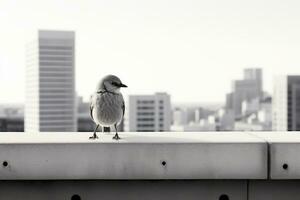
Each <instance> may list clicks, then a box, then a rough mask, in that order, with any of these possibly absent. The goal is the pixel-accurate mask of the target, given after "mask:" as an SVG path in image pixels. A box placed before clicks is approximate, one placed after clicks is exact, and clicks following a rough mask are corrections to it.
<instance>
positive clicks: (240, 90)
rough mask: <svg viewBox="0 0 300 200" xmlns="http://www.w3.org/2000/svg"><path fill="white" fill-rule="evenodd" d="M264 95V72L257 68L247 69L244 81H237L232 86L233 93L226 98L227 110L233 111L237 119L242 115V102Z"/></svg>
mask: <svg viewBox="0 0 300 200" xmlns="http://www.w3.org/2000/svg"><path fill="white" fill-rule="evenodd" d="M262 95H263V90H262V70H261V69H257V68H253V69H252V68H251V69H245V70H244V79H243V80H235V81H234V82H233V85H232V93H229V94H228V95H227V97H226V106H227V109H232V110H233V111H234V114H235V116H236V117H239V116H240V115H241V114H242V102H243V101H245V100H247V101H249V100H251V99H254V98H257V97H261V96H262Z"/></svg>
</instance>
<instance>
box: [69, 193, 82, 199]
mask: <svg viewBox="0 0 300 200" xmlns="http://www.w3.org/2000/svg"><path fill="white" fill-rule="evenodd" d="M71 200H81V197H80V196H79V195H78V194H74V195H73V196H72V197H71Z"/></svg>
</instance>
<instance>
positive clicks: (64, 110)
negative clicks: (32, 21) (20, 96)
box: [25, 30, 77, 132]
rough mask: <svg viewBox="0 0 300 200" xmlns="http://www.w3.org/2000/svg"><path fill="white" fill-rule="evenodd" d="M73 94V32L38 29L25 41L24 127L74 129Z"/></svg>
mask: <svg viewBox="0 0 300 200" xmlns="http://www.w3.org/2000/svg"><path fill="white" fill-rule="evenodd" d="M75 96H76V94H75V33H74V32H73V31H45V30H41V31H38V34H37V36H36V37H35V38H34V40H33V41H32V42H30V43H29V44H28V45H27V69H26V106H25V131H26V132H52V131H76V130H77V117H76V113H77V109H76V97H75Z"/></svg>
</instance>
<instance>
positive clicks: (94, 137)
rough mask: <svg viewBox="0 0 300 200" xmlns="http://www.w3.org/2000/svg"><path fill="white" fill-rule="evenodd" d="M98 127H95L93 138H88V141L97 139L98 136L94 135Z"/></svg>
mask: <svg viewBox="0 0 300 200" xmlns="http://www.w3.org/2000/svg"><path fill="white" fill-rule="evenodd" d="M98 127H99V124H97V126H96V128H95V130H94V134H93V136H91V137H89V139H91V140H94V139H98V136H97V134H96V132H97V129H98Z"/></svg>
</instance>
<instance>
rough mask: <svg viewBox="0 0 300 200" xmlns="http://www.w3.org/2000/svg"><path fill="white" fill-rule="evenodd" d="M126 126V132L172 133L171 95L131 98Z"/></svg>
mask: <svg viewBox="0 0 300 200" xmlns="http://www.w3.org/2000/svg"><path fill="white" fill-rule="evenodd" d="M124 126H125V131H138V132H153V131H170V126H171V100H170V95H168V94H166V93H155V94H154V95H131V96H129V100H128V105H127V107H126V112H125V122H124Z"/></svg>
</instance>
